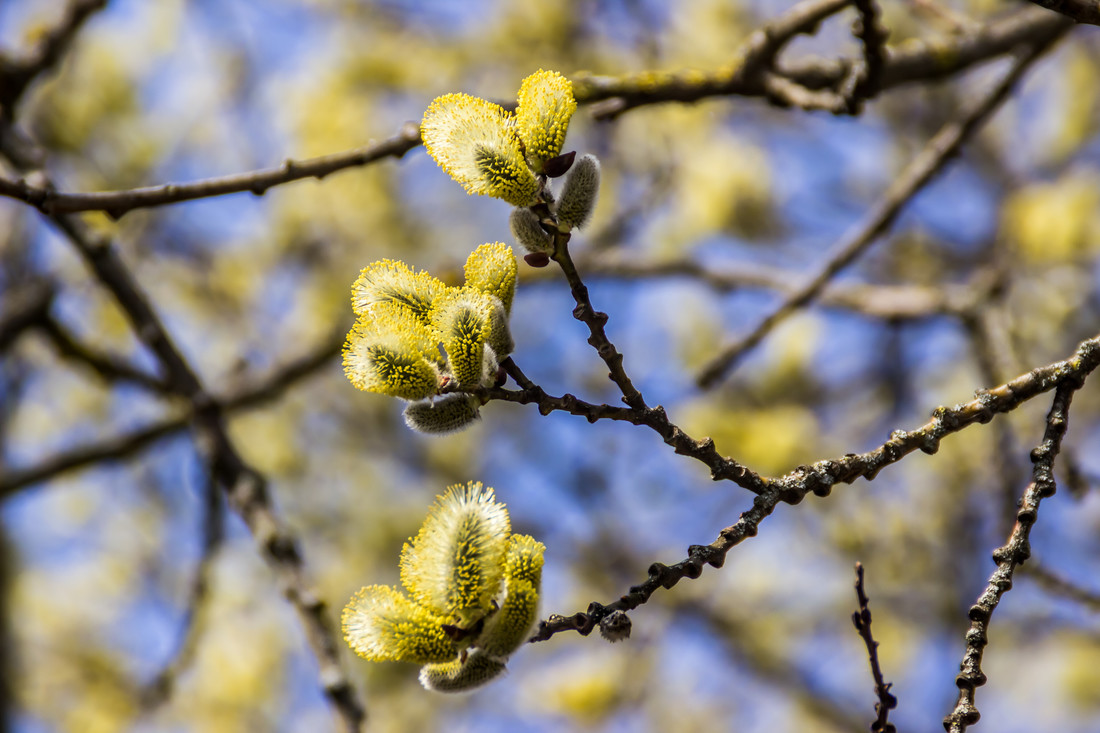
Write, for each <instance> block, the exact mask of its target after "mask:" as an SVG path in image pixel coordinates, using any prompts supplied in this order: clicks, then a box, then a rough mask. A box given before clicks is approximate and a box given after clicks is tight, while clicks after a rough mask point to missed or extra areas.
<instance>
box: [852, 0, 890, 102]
mask: <svg viewBox="0 0 1100 733" xmlns="http://www.w3.org/2000/svg"><path fill="white" fill-rule="evenodd" d="M853 5H855V7H856V12H858V13H859V18H858V19H857V20H856V22H855V24H854V25H853V27H852V32H853V33H855V36H856V38H858V39H859V41H860V43H861V44H862V45H863V63H862V65H860V66H856V67H853V72H852V74H851V75H850V77H849V78H850V79H851V82H846V83H845V86H850V87H851V91H850V92H849V93H847V94H845V95H844V96H845V98H846V99H847V100H848V109H847V111H848V113H849V114H858V113H859V111H860V104H861V103H862V102H863V100H865V99H870V98H871V97H873V96H875V94H877V93H878V90H879V84H880V82H881V81H882V68H883V66H884V65H885V63H886V38H887V37H888V36H889V34H888V33H887V32H886V29H885V28H883V27H882V26H881V25H880V24H879V18H880V16H881V13H880V11H879V9H878V7H877V6H876V5H875V1H874V0H854V2H853Z"/></svg>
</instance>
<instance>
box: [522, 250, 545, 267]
mask: <svg viewBox="0 0 1100 733" xmlns="http://www.w3.org/2000/svg"><path fill="white" fill-rule="evenodd" d="M523 261H524V262H526V263H527V264H528V265H530V266H531V267H546V266H547V265H549V264H550V255H548V254H546V253H545V252H531V253H530V254H525V255H524V256H523Z"/></svg>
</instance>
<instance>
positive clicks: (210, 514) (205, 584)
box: [140, 476, 225, 713]
mask: <svg viewBox="0 0 1100 733" xmlns="http://www.w3.org/2000/svg"><path fill="white" fill-rule="evenodd" d="M203 488H204V491H203V512H202V550H201V554H200V556H199V561H198V564H197V566H196V568H195V575H194V577H193V578H192V580H191V587H190V589H189V591H188V594H187V601H186V605H185V611H184V614H183V622H182V629H181V632H180V640H179V643H178V645H177V646H176V651H175V653H174V654H173V655H172V658H171V659H170V660H169V662H168V663H167V664H166V665H165V666H164V668H163V669H161V670H160V672H158V673H157V675H156V676H155V677H154V678H153V679H152V680H151V681H150V682H149V684H148V685H146V686H145V688H144V689H143V690H142V692H141V695H140V697H141V703H142V708H143V710H144V711H145V712H146V713H148V712H151V711H153V710H155V709H156V708H158V707H160V706H161V705H163V704H164V703H165V702H167V701H168V699H169V698H170V697H171V696H172V692H173V690H174V689H175V686H176V680H177V679H178V678H179V675H180V674H181V673H182V672H183V671H184V670H185V669H187V667H188V666H190V664H191V661H192V660H193V659H194V656H195V651H196V650H197V649H198V640H199V636H200V634H201V632H202V624H201V621H200V614H201V613H202V611H203V608H204V604H205V603H206V599H207V596H208V594H209V590H210V574H211V570H212V568H213V561H214V557H215V556H216V554H217V551H218V549H219V548H220V547H221V544H222V540H223V538H224V530H223V523H224V519H225V512H224V510H223V509H222V503H221V496H220V495H219V493H218V485H217V483H216V482H215V481H214V480H213V476H209V477H208V478H207V481H206V484H205V486H204V487H203Z"/></svg>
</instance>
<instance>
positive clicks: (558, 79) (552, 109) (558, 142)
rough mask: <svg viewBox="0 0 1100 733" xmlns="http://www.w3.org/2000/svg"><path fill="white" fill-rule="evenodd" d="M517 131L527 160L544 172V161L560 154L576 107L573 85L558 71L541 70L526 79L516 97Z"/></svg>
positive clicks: (536, 169) (537, 170) (537, 169)
mask: <svg viewBox="0 0 1100 733" xmlns="http://www.w3.org/2000/svg"><path fill="white" fill-rule="evenodd" d="M517 101H518V103H519V104H518V106H517V107H516V131H517V132H518V134H519V137H520V139H521V140H522V141H523V145H524V148H525V151H526V153H527V162H528V163H530V164H531V167H532V168H534V169H535V171H536V172H539V173H541V172H542V168H543V164H544V163H545V162H546V161H547V160H549V159H550V158H554V157H556V156H558V155H559V154H561V148H562V145H564V144H565V133H566V131H567V130H568V129H569V120H570V119H571V118H572V117H573V112H575V111H576V109H577V102H576V100H575V99H573V85H572V83H570V81H569V80H568V79H566V78H565V77H564V76H562V75H561V74H559V73H558V72H556V71H544V70H542V69H539V70H538V71H536V72H535V73H534V74H531V75H530V76H528V77H527V78H526V79H524V80H523V84H522V85H521V86H520V89H519V95H518V97H517Z"/></svg>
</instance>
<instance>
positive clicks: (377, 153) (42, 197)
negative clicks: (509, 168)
mask: <svg viewBox="0 0 1100 733" xmlns="http://www.w3.org/2000/svg"><path fill="white" fill-rule="evenodd" d="M419 144H420V129H419V127H418V126H417V125H416V124H415V123H411V122H410V123H408V124H406V125H405V126H404V127H403V128H402V129H401V131H400V132H399V133H398V134H397V135H395V136H394V137H391V138H389V139H387V140H383V141H382V142H380V143H374V144H372V145H367V146H365V147H362V148H356V149H354V150H348V151H346V152H343V153H334V154H332V155H322V156H318V157H316V158H307V159H305V160H291V159H289V158H288V159H287V160H286V161H284V162H283V164H282V165H280V166H277V167H275V168H263V169H260V170H257V171H250V172H248V173H236V174H233V175H229V176H222V177H218V178H206V179H203V180H200V181H193V182H191V183H169V184H166V185H163V186H149V187H146V188H135V189H131V190H128V191H104V192H97V193H59V192H57V191H55V190H53V189H52V188H51V187H48V186H33V185H31V184H29V183H28V182H27V181H26V179H19V180H17V181H11V180H7V179H3V178H0V195H3V196H9V197H11V198H15V199H19V200H20V201H24V202H26V203H28V204H31V205H32V206H34V207H36V208H37V209H38V210H39V211H41V212H42V213H44V214H46V215H47V216H52V215H55V214H62V213H70V212H76V211H104V212H106V213H107V214H108V216H111V217H113V218H115V219H118V218H119V217H121V216H122V215H124V214H126V213H127V212H130V211H133V210H134V209H140V208H148V207H151V206H164V205H165V204H175V203H180V202H182V201H192V200H194V199H201V198H209V197H212V196H224V195H225V194H230V193H241V192H244V191H248V192H251V193H253V194H255V195H256V196H262V195H263V194H264V193H266V192H267V190H268V189H269V188H272V187H273V186H278V185H280V184H282V183H289V182H291V181H298V180H301V179H303V178H316V179H318V180H320V179H322V178H324V177H325V176H327V175H329V174H330V173H335V172H337V171H341V170H344V169H345V168H351V167H355V166H364V165H369V164H371V163H374V162H376V161H379V160H382V159H384V158H391V157H392V158H400V157H402V156H403V155H404V154H405V153H407V152H408V151H410V150H412V149H413V148H415V147H416V146H418V145H419Z"/></svg>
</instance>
